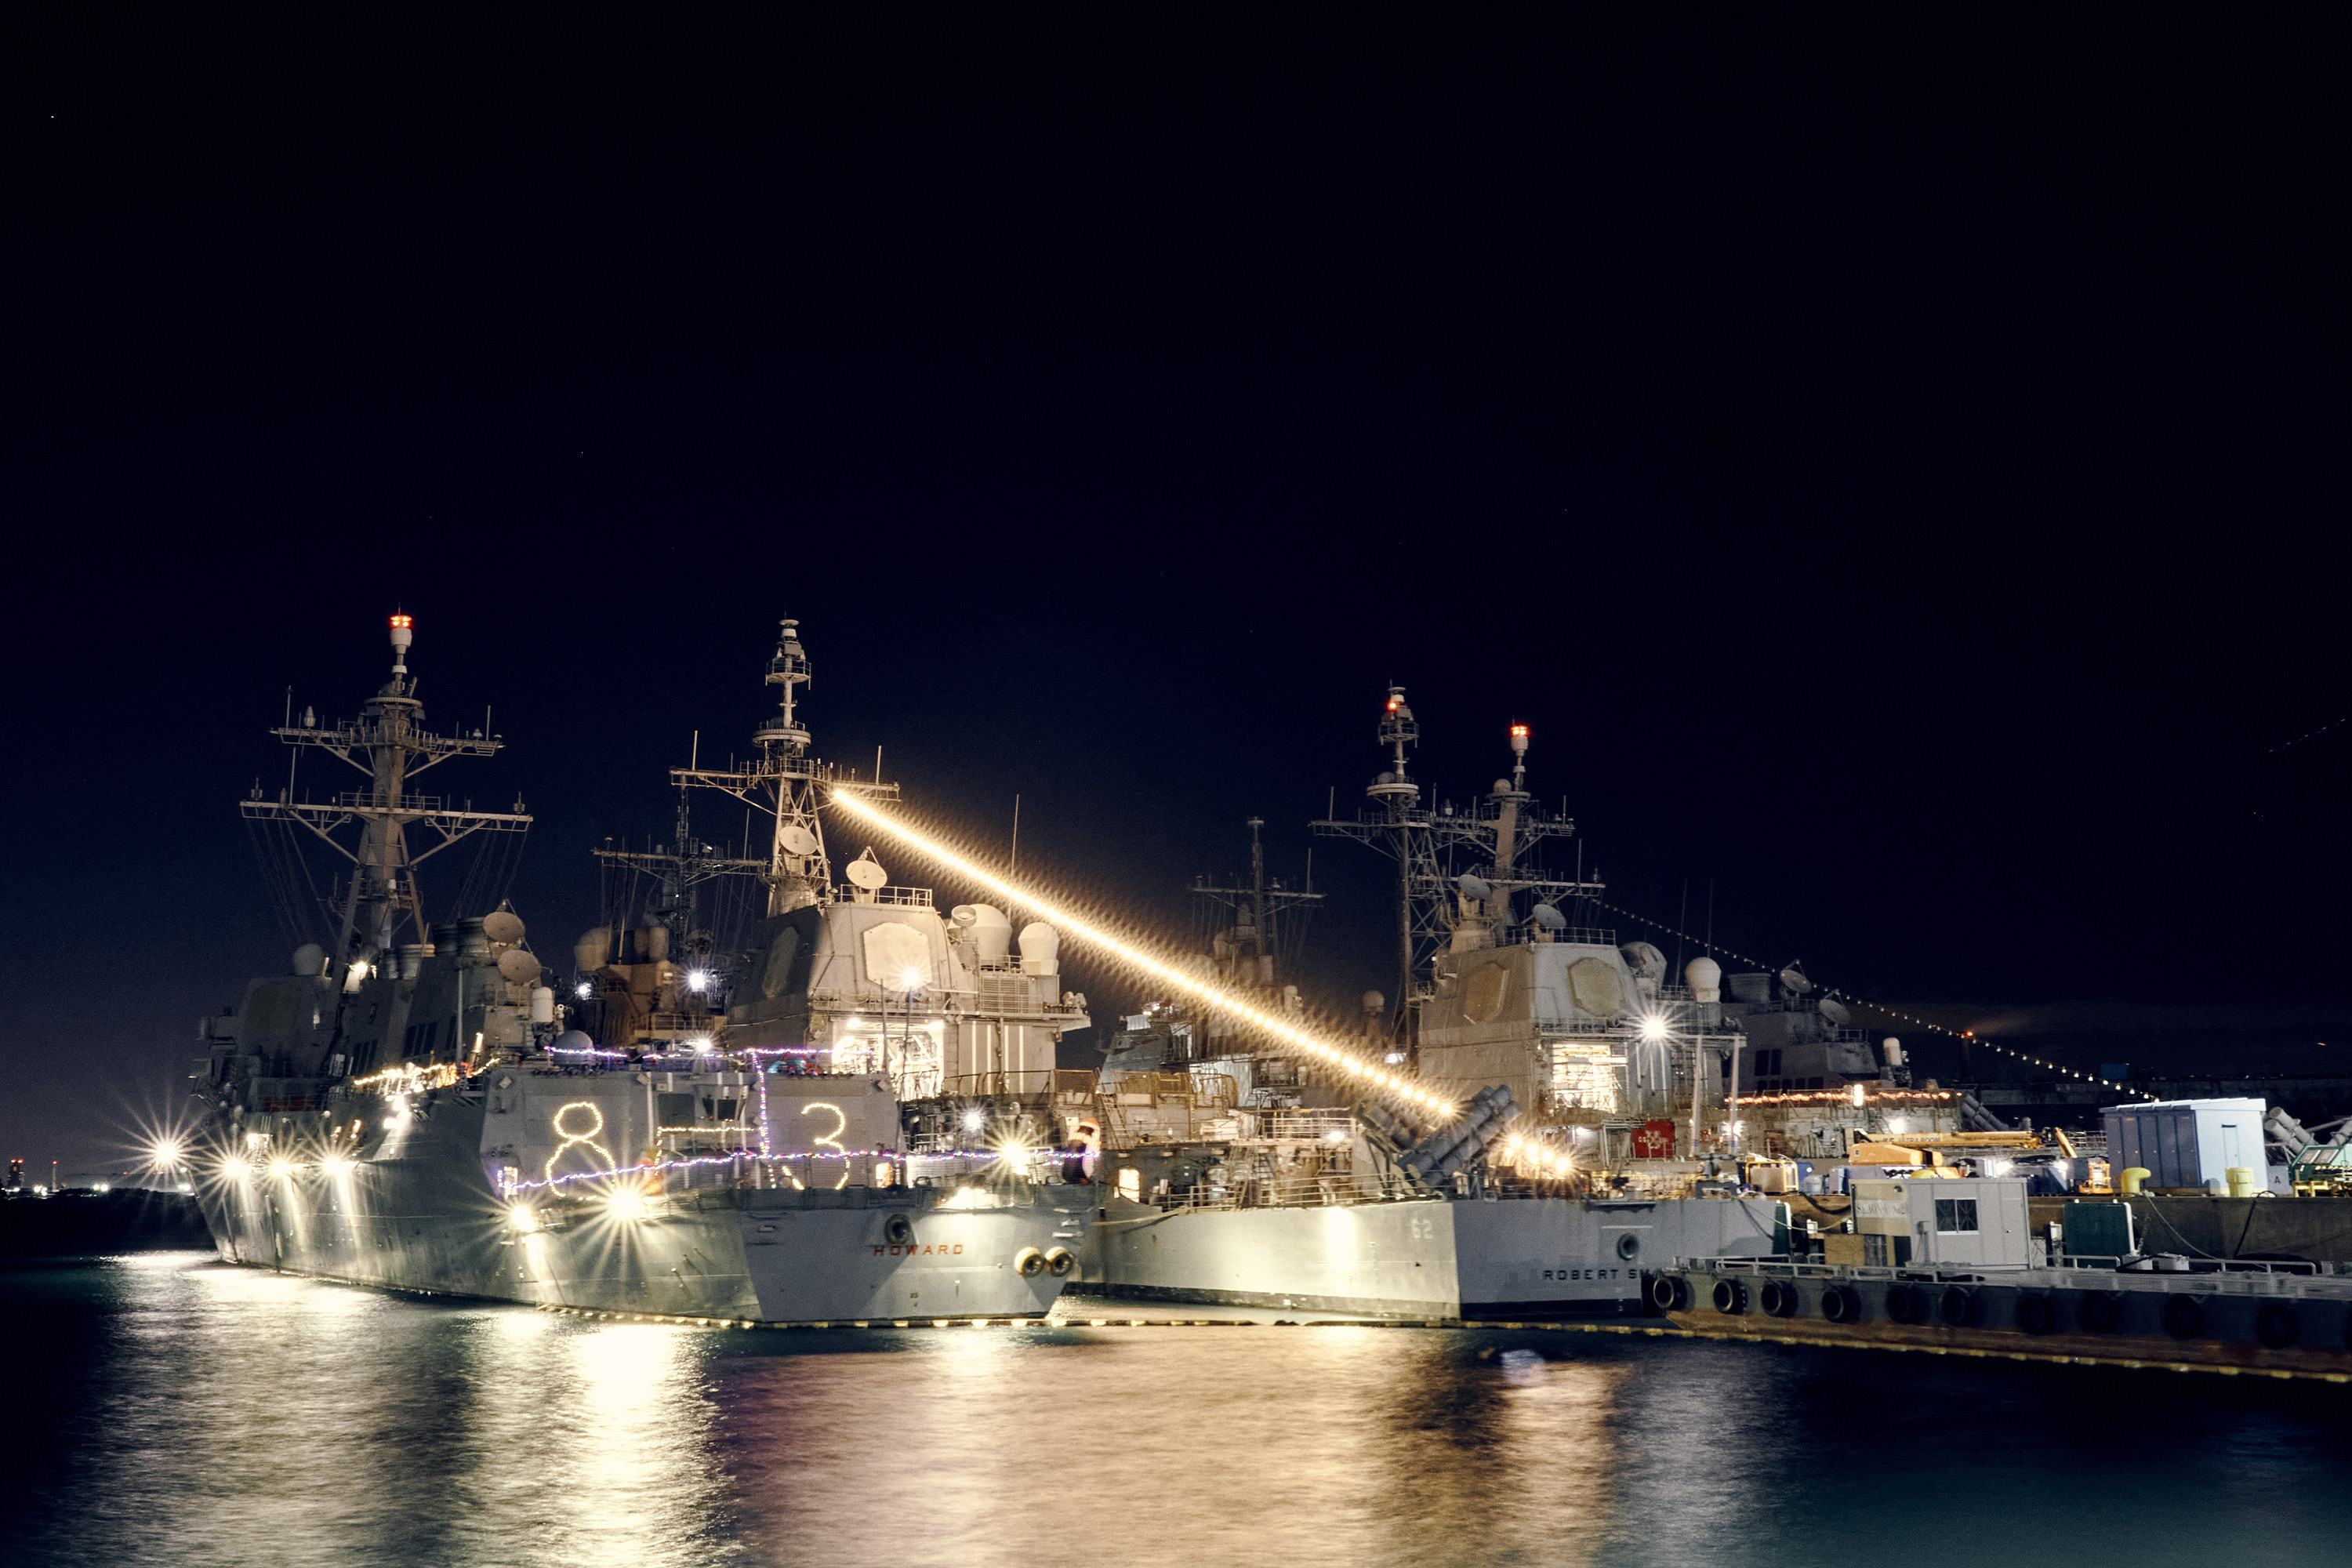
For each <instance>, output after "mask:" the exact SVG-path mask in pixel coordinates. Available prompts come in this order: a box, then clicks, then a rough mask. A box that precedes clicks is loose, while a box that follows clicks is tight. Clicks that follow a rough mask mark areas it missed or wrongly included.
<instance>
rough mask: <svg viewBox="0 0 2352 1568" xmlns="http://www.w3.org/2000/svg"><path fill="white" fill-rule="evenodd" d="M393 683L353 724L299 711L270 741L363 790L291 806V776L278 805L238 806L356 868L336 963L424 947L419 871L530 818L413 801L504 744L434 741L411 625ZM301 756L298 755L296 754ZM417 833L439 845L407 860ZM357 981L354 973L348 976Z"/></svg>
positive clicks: (398, 652)
mask: <svg viewBox="0 0 2352 1568" xmlns="http://www.w3.org/2000/svg"><path fill="white" fill-rule="evenodd" d="M391 630H392V679H390V680H387V681H386V682H384V684H383V688H382V689H380V690H378V691H377V692H376V694H375V696H374V697H373V698H371V699H370V700H368V701H367V702H366V703H365V704H363V705H362V707H361V709H360V716H359V718H357V719H356V720H347V721H339V722H336V723H333V724H327V725H321V724H319V723H317V722H316V721H314V720H313V718H312V715H311V712H310V710H308V709H305V710H303V713H302V721H301V722H300V723H299V724H296V723H294V722H293V721H292V719H293V716H292V714H291V712H290V711H289V714H288V722H287V723H285V724H284V725H282V726H280V727H278V729H275V730H273V731H271V733H272V734H274V735H276V736H277V737H278V739H279V740H280V741H282V742H285V743H286V744H287V745H289V746H296V747H309V748H311V749H313V750H316V751H321V752H327V753H328V754H329V755H331V756H333V757H337V758H340V759H341V761H343V762H344V763H348V764H349V765H350V766H352V768H355V769H357V770H358V771H359V772H360V773H362V774H364V775H365V776H366V778H367V784H366V786H365V787H364V788H361V789H352V790H342V791H339V792H338V793H337V794H336V795H334V796H333V797H332V798H331V799H329V800H325V801H311V800H307V799H305V800H297V799H295V798H294V785H293V782H292V781H293V773H292V771H291V770H289V773H288V783H287V787H286V788H285V789H283V790H280V791H279V792H278V798H277V799H276V800H274V801H273V800H265V799H263V798H262V796H261V791H260V787H259V786H258V785H256V786H255V789H254V793H253V795H252V797H251V798H249V799H247V800H245V801H243V802H240V803H239V805H240V806H241V808H242V809H243V811H244V814H245V816H247V818H249V819H252V820H256V821H262V822H278V823H287V824H290V825H292V826H299V827H302V828H305V829H307V830H308V831H309V832H310V833H311V834H313V835H315V836H316V837H318V838H319V839H320V841H321V842H323V843H324V844H326V845H327V846H328V847H330V848H331V849H332V850H334V851H335V853H337V854H338V855H341V856H342V857H343V858H345V859H346V860H348V861H350V862H351V864H352V870H351V876H350V879H349V881H348V884H347V886H346V887H345V889H344V891H343V896H342V910H341V922H340V928H339V930H338V931H337V935H336V941H335V951H336V956H337V958H338V960H339V961H341V962H342V963H350V962H351V961H352V960H361V961H364V962H367V963H373V962H374V961H375V960H376V959H377V958H378V957H380V956H381V955H382V954H383V953H387V952H391V951H392V950H393V948H394V946H395V945H397V943H398V941H399V939H400V937H401V935H402V928H403V927H404V926H405V925H410V924H413V925H414V927H415V937H414V938H413V939H411V940H413V941H415V942H423V941H425V938H426V936H427V934H428V933H429V932H430V931H431V929H432V928H431V927H430V926H429V925H428V924H427V923H426V921H425V901H424V898H423V895H422V894H421V893H420V892H419V891H418V890H417V886H416V868H417V867H418V866H420V865H422V864H423V863H424V862H425V861H426V860H428V859H430V858H433V857H434V856H436V855H438V854H439V853H440V852H441V851H442V850H444V849H446V848H448V847H449V846H451V845H452V844H455V843H457V841H458V840H459V839H461V838H469V837H473V836H474V835H475V834H477V833H522V832H526V831H528V830H529V829H530V815H529V814H528V813H526V812H525V811H524V810H523V804H522V802H521V801H520V800H518V801H516V802H515V804H514V809H513V810H512V811H476V810H474V809H472V805H471V803H470V802H469V803H467V805H466V806H465V807H464V808H462V809H459V808H453V807H452V806H451V805H449V803H448V801H447V800H446V798H444V797H443V796H440V795H419V794H416V793H414V792H413V791H412V790H411V788H410V786H411V785H412V784H414V783H415V779H416V777H417V775H418V774H420V773H424V772H425V770H426V769H428V768H433V767H437V766H439V765H440V764H441V763H446V762H447V761H448V760H449V759H450V758H452V757H488V756H494V755H496V754H497V753H498V752H499V750H500V749H501V747H502V744H503V742H500V741H499V738H498V737H497V736H496V735H493V734H489V733H488V732H487V727H488V713H487V712H486V713H485V714H484V716H483V721H484V725H485V728H484V729H482V730H477V731H474V732H473V733H472V734H471V735H470V736H469V735H467V734H464V733H463V732H460V733H458V734H455V735H436V734H434V733H433V732H431V731H428V730H426V729H425V706H424V704H423V703H421V702H419V701H418V700H417V698H416V680H415V677H413V676H411V675H410V674H409V673H408V650H409V648H410V647H412V646H413V645H414V643H415V637H416V619H415V616H408V615H394V616H393V617H392V626H391ZM298 755H299V753H298ZM353 826H356V827H357V828H358V830H359V831H358V835H357V842H356V843H355V844H350V843H345V842H344V841H343V839H342V837H338V836H339V835H341V834H342V833H343V831H344V830H345V829H347V828H351V827H353ZM412 827H423V828H425V829H428V830H430V831H431V832H433V833H436V834H438V835H439V836H440V837H439V842H437V843H435V844H432V845H430V846H428V847H425V849H423V850H422V851H415V850H412V849H411V848H410V847H409V843H408V830H409V829H410V828H412ZM353 973H358V971H356V970H354V971H353Z"/></svg>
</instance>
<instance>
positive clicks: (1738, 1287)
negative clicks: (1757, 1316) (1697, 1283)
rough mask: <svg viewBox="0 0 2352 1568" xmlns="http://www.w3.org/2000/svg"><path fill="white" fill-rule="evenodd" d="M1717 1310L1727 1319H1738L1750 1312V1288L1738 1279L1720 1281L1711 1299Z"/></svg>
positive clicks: (1716, 1284)
mask: <svg viewBox="0 0 2352 1568" xmlns="http://www.w3.org/2000/svg"><path fill="white" fill-rule="evenodd" d="M1711 1299H1712V1300H1713V1301H1714V1302H1715V1310H1717V1311H1718V1312H1721V1313H1722V1314H1723V1315H1724V1316H1725V1317H1727V1318H1736V1317H1738V1315H1739V1314H1740V1313H1742V1312H1744V1311H1746V1310H1748V1287H1747V1286H1745V1285H1743V1284H1741V1283H1740V1282H1739V1281H1738V1280H1737V1279H1718V1280H1717V1281H1716V1282H1715V1294H1714V1296H1713V1297H1712V1298H1711Z"/></svg>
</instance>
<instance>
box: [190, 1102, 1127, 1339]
mask: <svg viewBox="0 0 2352 1568" xmlns="http://www.w3.org/2000/svg"><path fill="white" fill-rule="evenodd" d="M548 1081H549V1083H550V1085H551V1087H554V1088H555V1089H557V1090H558V1092H559V1093H560V1094H561V1095H562V1096H563V1097H564V1102H565V1103H566V1104H572V1105H577V1104H580V1103H583V1098H582V1097H583V1086H582V1085H581V1084H580V1082H579V1081H578V1080H562V1079H553V1080H548ZM552 1098H554V1097H553V1096H551V1095H541V1096H533V1097H522V1096H518V1097H516V1100H515V1102H514V1103H513V1104H512V1105H511V1106H510V1107H507V1108H504V1109H503V1110H502V1109H499V1108H498V1106H499V1100H498V1097H497V1095H496V1094H495V1092H494V1091H486V1092H484V1093H481V1094H478V1095H467V1094H464V1093H448V1092H445V1093H443V1094H442V1096H441V1097H440V1098H439V1100H438V1102H437V1103H436V1104H435V1105H433V1106H432V1107H431V1108H430V1109H429V1110H422V1111H420V1112H413V1113H409V1114H406V1115H403V1114H402V1113H401V1112H400V1111H399V1110H398V1109H397V1107H396V1106H395V1107H386V1106H385V1105H384V1104H383V1102H382V1101H380V1100H378V1101H375V1102H373V1103H368V1102H366V1101H365V1100H362V1102H361V1103H360V1104H358V1105H356V1106H354V1107H353V1109H356V1110H361V1111H362V1116H361V1117H360V1118H359V1120H360V1121H362V1123H363V1124H365V1125H367V1126H368V1127H370V1128H371V1129H372V1131H370V1133H368V1134H367V1135H365V1136H364V1137H363V1138H362V1141H360V1142H358V1143H357V1145H356V1146H354V1147H352V1148H350V1150H349V1152H347V1153H342V1154H332V1153H331V1154H328V1155H325V1156H323V1157H320V1156H319V1155H317V1154H316V1153H315V1152H314V1153H313V1154H312V1155H311V1157H310V1158H305V1159H301V1160H299V1161H296V1160H284V1159H281V1160H274V1161H273V1160H266V1159H257V1160H253V1161H247V1162H239V1163H238V1164H237V1166H236V1168H235V1169H233V1170H232V1171H230V1172H228V1173H225V1174H223V1175H222V1176H220V1177H218V1178H217V1179H215V1180H213V1181H211V1182H209V1183H207V1184H205V1187H204V1189H203V1191H202V1193H201V1194H200V1198H201V1202H202V1204H203V1207H204V1211H205V1220H206V1223H207V1224H208V1225H209V1226H210V1227H211V1230H212V1235H213V1238H214V1242H215V1247H216V1248H217V1250H218V1252H219V1254H220V1256H221V1258H223V1259H225V1260H226V1261H228V1262H231V1263H240V1264H249V1265H256V1266H259V1267H263V1268H276V1269H278V1270H281V1271H284V1272H287V1273H292V1274H304V1275H311V1276H316V1277H319V1278H321V1279H334V1280H340V1281H345V1282H349V1283H352V1284H359V1285H369V1286H377V1287H383V1288H386V1289H398V1290H409V1291H419V1292H425V1293H431V1294H436V1295H450V1296H467V1297H479V1298H486V1299H489V1300H505V1301H517V1302H526V1303H530V1304H533V1305H540V1306H562V1307H574V1308H587V1309H593V1310H612V1311H626V1312H633V1313H650V1314H667V1315H675V1316H679V1317H695V1318H712V1319H730V1320H737V1321H752V1322H768V1323H787V1322H821V1321H841V1320H856V1319H886V1320H887V1319H898V1318H911V1317H918V1316H921V1317H1026V1316H1036V1315H1040V1314H1043V1313H1045V1312H1046V1311H1047V1310H1050V1309H1051V1308H1052V1306H1053V1304H1054V1301H1055V1297H1056V1296H1057V1295H1058V1294H1059V1293H1060V1291H1061V1289H1062V1286H1063V1283H1064V1281H1063V1280H1062V1279H1057V1278H1055V1276H1054V1275H1053V1274H1052V1273H1051V1272H1049V1271H1045V1270H1043V1269H1035V1270H1034V1271H1033V1272H1030V1273H1025V1274H1024V1272H1023V1270H1022V1267H1021V1260H1022V1258H1023V1255H1024V1251H1026V1250H1028V1249H1032V1248H1034V1249H1035V1251H1036V1252H1038V1253H1044V1252H1048V1251H1050V1250H1052V1249H1053V1248H1054V1247H1056V1246H1061V1247H1074V1246H1075V1245H1076V1240H1077V1238H1078V1237H1079V1236H1080V1234H1081V1232H1082V1229H1083V1226H1084V1222H1085V1219H1086V1217H1087V1211H1086V1210H1085V1209H1084V1208H1082V1207H1078V1206H1077V1204H1078V1203H1079V1202H1080V1201H1082V1200H1080V1199H1069V1200H1065V1203H1066V1206H1065V1207H1059V1208H1057V1207H1055V1202H1054V1196H1053V1194H1055V1189H1053V1188H1049V1187H1043V1186H1022V1187H1012V1188H1007V1189H1005V1190H1004V1191H1003V1192H1001V1193H997V1194H992V1197H993V1199H994V1201H995V1202H996V1203H997V1205H999V1206H992V1207H987V1208H971V1207H961V1206H947V1205H948V1201H949V1200H950V1199H951V1197H952V1196H953V1194H950V1192H949V1191H948V1190H947V1189H945V1188H926V1187H908V1186H891V1187H878V1188H877V1187H875V1186H871V1185H862V1184H861V1185H851V1184H847V1182H846V1176H847V1173H846V1172H845V1171H844V1172H842V1173H841V1174H842V1176H843V1178H844V1183H843V1184H842V1185H840V1186H837V1187H835V1186H832V1185H829V1184H824V1183H822V1182H810V1181H805V1180H803V1181H800V1182H799V1184H797V1185H796V1184H795V1183H794V1175H793V1164H794V1163H793V1162H791V1161H760V1160H757V1159H756V1158H753V1157H748V1156H747V1157H746V1158H744V1159H742V1160H740V1161H732V1162H714V1163H712V1164H710V1165H709V1166H706V1167H705V1169H704V1172H703V1173H702V1180H701V1183H700V1184H689V1183H688V1182H686V1181H681V1180H680V1179H679V1177H680V1175H681V1174H683V1175H684V1176H687V1177H691V1176H693V1175H694V1174H696V1173H695V1172H693V1171H692V1170H691V1169H690V1168H689V1169H688V1171H686V1172H684V1173H679V1172H677V1171H668V1172H661V1173H655V1174H653V1175H651V1176H649V1177H648V1176H640V1175H639V1174H638V1173H635V1172H628V1173H623V1174H621V1175H618V1176H612V1177H606V1178H604V1179H602V1180H593V1181H581V1182H571V1183H565V1184H562V1185H561V1186H559V1187H541V1188H540V1189H538V1190H536V1191H532V1192H528V1193H525V1194H520V1195H517V1194H513V1193H511V1192H502V1191H501V1190H500V1189H501V1187H502V1186H506V1185H507V1184H506V1183H505V1182H503V1181H501V1180H499V1179H498V1173H500V1172H501V1171H502V1167H501V1165H500V1163H499V1155H500V1154H501V1152H505V1151H508V1150H509V1149H510V1147H511V1142H512V1131H511V1122H510V1121H509V1116H511V1117H512V1119H513V1120H514V1121H520V1120H522V1119H524V1118H526V1117H528V1116H530V1113H531V1111H533V1110H537V1109H538V1107H537V1106H536V1105H535V1104H534V1103H533V1100H538V1099H550V1100H551V1099H552ZM615 1098H617V1097H615ZM337 1110H341V1108H340V1107H339V1108H337ZM337 1110H330V1111H327V1112H324V1113H313V1114H310V1115H306V1116H296V1117H288V1118H282V1119H279V1120H283V1121H288V1122H289V1123H291V1122H306V1121H307V1122H310V1123H313V1124H314V1125H312V1126H310V1127H297V1126H291V1125H289V1126H287V1127H283V1128H280V1129H278V1130H277V1131H274V1132H273V1134H272V1142H273V1145H274V1146H276V1147H278V1148H287V1147H298V1148H299V1147H301V1146H302V1145H303V1144H305V1143H310V1144H314V1145H316V1146H317V1147H321V1148H330V1149H331V1148H333V1147H334V1146H335V1142H334V1135H333V1131H332V1129H333V1127H334V1126H335V1124H336V1121H337V1120H338V1114H337ZM386 1110H389V1111H390V1114H388V1115H387V1114H384V1112H385V1111H386ZM367 1112H374V1113H375V1114H366V1113H367ZM541 1120H545V1118H543V1117H542V1118H541ZM502 1124H503V1125H502ZM801 1164H802V1166H803V1168H804V1169H808V1168H809V1167H808V1165H807V1163H806V1162H803V1163H801ZM810 1173H811V1174H815V1173H816V1172H815V1171H814V1169H811V1170H810ZM655 1184H658V1185H655ZM1073 1190H1074V1189H1073ZM616 1195H618V1196H620V1197H621V1198H622V1200H623V1202H622V1203H621V1204H619V1205H616V1204H615V1201H614V1200H615V1197H616ZM622 1208H625V1209H626V1211H627V1212H626V1214H625V1215H623V1214H622V1213H621V1212H619V1211H620V1210H621V1209H622Z"/></svg>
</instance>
